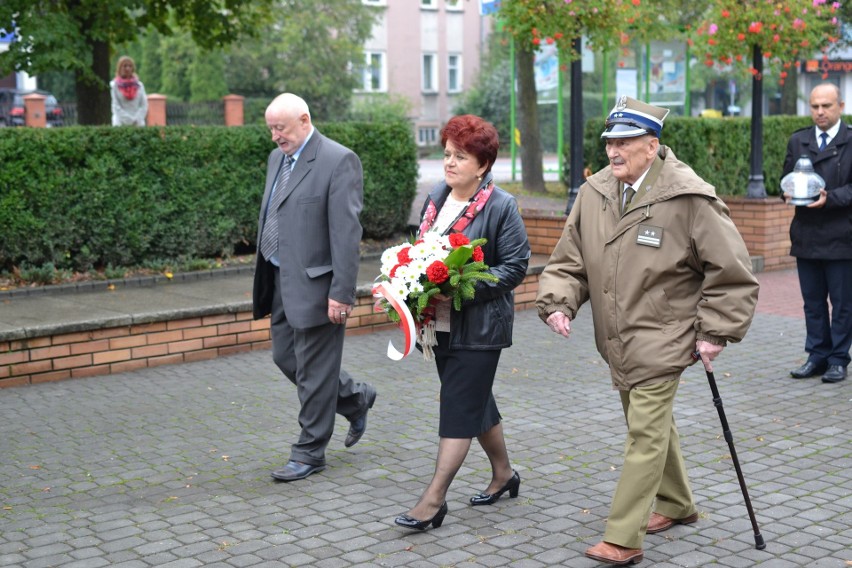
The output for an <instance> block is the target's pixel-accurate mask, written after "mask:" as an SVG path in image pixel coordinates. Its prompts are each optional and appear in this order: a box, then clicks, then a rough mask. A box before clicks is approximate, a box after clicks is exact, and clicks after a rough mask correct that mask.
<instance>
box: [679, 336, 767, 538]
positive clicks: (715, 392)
mask: <svg viewBox="0 0 852 568" xmlns="http://www.w3.org/2000/svg"><path fill="white" fill-rule="evenodd" d="M692 358H693V359H695V360H696V361H699V360H700V359H701V354H700V353H699V352H698V351H695V352H694V353H693V354H692ZM704 370H705V371H706V372H707V381H708V382H709V383H710V390H711V391H712V392H713V404H715V405H716V410H717V411H718V412H719V420H720V421H721V422H722V431H723V432H724V433H725V441H726V442H728V448H730V450H731V459H732V460H733V461H734V469H736V470H737V478H738V479H739V480H740V489H741V490H742V492H743V497H744V498H745V505H746V509H747V510H748V517H749V519H751V528H752V529H753V530H754V547H755V548H756V549H758V550H763V549H764V548H766V543H765V542H763V536H761V534H760V528H759V527H758V526H757V519H755V518H754V509H752V508H751V499H749V497H748V489H746V483H745V479H744V478H743V472H742V470H741V469H740V461H739V460H738V459H737V450H736V449H734V437H733V436H732V435H731V429H730V427H729V426H728V420H727V418H725V409H724V408H722V397H721V396H720V395H719V389H718V388H716V378H715V377H714V376H713V371H707V368H706V367H705V368H704Z"/></svg>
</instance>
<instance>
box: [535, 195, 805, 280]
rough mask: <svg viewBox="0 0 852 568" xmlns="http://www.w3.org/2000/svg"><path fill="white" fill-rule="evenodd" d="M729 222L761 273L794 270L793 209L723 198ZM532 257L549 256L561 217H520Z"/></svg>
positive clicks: (763, 201)
mask: <svg viewBox="0 0 852 568" xmlns="http://www.w3.org/2000/svg"><path fill="white" fill-rule="evenodd" d="M724 201H725V204H726V205H727V206H728V208H729V209H730V210H731V219H732V220H733V222H734V224H735V225H736V226H737V229H738V230H739V232H740V234H741V235H742V237H743V240H744V241H745V244H746V248H747V249H748V252H749V255H751V256H752V258H753V260H754V262H755V264H756V265H757V267H758V269H759V270H761V271H770V270H786V269H789V268H795V266H796V259H795V258H793V257H792V256H790V255H789V252H790V221H791V220H792V219H793V212H794V208H793V207H791V206H790V205H787V204H785V203H784V202H783V201H781V200H780V199H778V198H773V197H769V198H767V199H749V198H747V197H725V198H724ZM524 223H525V224H526V227H527V234H528V235H529V238H530V246H531V247H532V251H533V254H544V255H548V256H549V255H550V253H551V252H552V251H553V248H554V247H555V246H556V242H557V241H558V240H559V237H560V236H561V235H562V227H563V226H564V225H565V215H547V214H538V213H536V212H535V211H527V212H525V213H524Z"/></svg>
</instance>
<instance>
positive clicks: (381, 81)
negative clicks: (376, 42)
mask: <svg viewBox="0 0 852 568" xmlns="http://www.w3.org/2000/svg"><path fill="white" fill-rule="evenodd" d="M364 57H365V60H364V69H363V74H362V77H363V81H362V83H363V84H362V87H361V88H362V89H363V90H364V91H366V92H376V93H383V92H385V91H386V90H387V68H386V66H385V54H384V53H382V52H381V51H368V52H366V53H365V54H364Z"/></svg>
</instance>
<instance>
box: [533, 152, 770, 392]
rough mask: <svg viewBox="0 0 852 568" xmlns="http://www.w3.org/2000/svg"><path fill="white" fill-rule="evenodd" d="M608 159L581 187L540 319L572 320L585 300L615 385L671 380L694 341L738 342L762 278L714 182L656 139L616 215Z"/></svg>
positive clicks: (550, 271)
mask: <svg viewBox="0 0 852 568" xmlns="http://www.w3.org/2000/svg"><path fill="white" fill-rule="evenodd" d="M619 195H620V194H619V182H618V180H617V179H616V178H615V177H614V176H613V175H612V171H611V168H610V167H609V166H607V167H606V168H604V169H603V170H601V171H599V172H598V173H596V174H595V175H593V176H591V177H589V178H588V179H587V180H586V183H584V184H583V186H582V187H581V188H580V191H579V194H578V196H577V200H576V202H575V204H574V207H573V208H572V210H571V213H570V215H569V216H568V220H567V221H566V223H565V228H564V230H563V232H562V236H561V238H560V239H559V242H558V244H557V245H556V248H555V249H554V251H553V254H552V255H551V257H550V260H549V261H548V264H547V266H546V267H545V269H544V271H543V273H542V274H541V277H540V280H539V290H538V297H537V298H536V306H537V308H538V311H539V315H540V317H541V318H542V319H543V320H546V319H547V317H548V316H549V315H550V314H551V313H553V312H555V311H561V312H563V313H565V314H566V315H567V316H568V317H569V318H571V319H572V320H573V319H574V318H575V317H576V316H577V312H578V310H579V309H580V306H582V305H583V304H584V303H585V302H586V300H589V301H590V303H591V308H592V317H593V320H594V328H595V342H596V344H597V349H598V351H599V352H600V354H601V356H603V358H604V360H605V361H606V362H607V363H608V364H609V367H610V371H611V374H612V382H613V386H614V388H616V389H619V390H629V389H631V388H633V387H635V386H638V385H643V384H651V383H654V382H660V381H665V380H675V379H677V378H678V377H679V376H680V374H681V373H682V372H683V370H684V369H685V368H686V367H687V366H689V365H690V364H691V363H693V360H692V358H691V353H692V352H693V351H694V350H695V341H696V339H702V340H705V341H709V342H711V343H716V344H722V345H724V344H726V343H727V342H729V341H731V342H737V341H740V340H741V339H742V338H743V336H744V335H745V333H746V330H747V329H748V327H749V325H750V324H751V321H752V317H753V316H754V309H755V305H756V303H757V292H758V283H757V279H756V278H755V277H754V275H753V274H752V271H751V261H750V259H749V255H748V252H747V250H746V247H745V243H744V242H743V239H742V237H741V236H740V234H739V232H738V231H737V228H736V226H734V223H733V222H732V221H731V219H730V217H729V211H728V208H727V206H726V205H725V204H724V203H723V202H722V201H721V200H719V199H718V198H717V197H716V193H715V190H714V188H713V186H711V185H710V184H708V183H707V182H705V181H704V180H702V179H701V178H700V177H698V175H697V174H696V173H695V172H694V171H692V169H691V168H690V167H689V166H687V165H686V164H684V163H683V162H680V161H678V159H677V158H676V156H675V155H674V153H673V152H672V151H671V150H670V149H669V148H667V147H665V146H661V147H660V150H659V153H658V156H657V158H656V160H655V162H654V163H653V165H652V166H651V169H650V170H649V172H648V175H647V176H646V179H645V181H644V182H643V184H642V187H641V188H640V190H639V192H638V193H637V194H636V196H635V197H634V198H633V202H632V204H631V207H630V208H629V209H628V210H627V211H625V213H624V214H623V215H622V214H621V213H620V207H619Z"/></svg>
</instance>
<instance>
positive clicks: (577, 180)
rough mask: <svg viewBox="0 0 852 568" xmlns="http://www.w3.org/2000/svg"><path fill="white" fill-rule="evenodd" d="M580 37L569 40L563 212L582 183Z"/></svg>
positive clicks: (569, 208)
mask: <svg viewBox="0 0 852 568" xmlns="http://www.w3.org/2000/svg"><path fill="white" fill-rule="evenodd" d="M582 42H583V40H582V38H580V37H575V38H574V39H573V40H572V41H571V49H572V50H574V56H575V58H574V59H573V60H572V61H571V131H570V134H569V135H570V140H569V143H570V145H571V162H570V165H571V167H570V173H571V179H570V182H569V183H570V184H571V185H570V189H569V191H568V205H567V207H566V208H565V213H566V214H567V213H570V212H571V208H572V207H573V206H574V201H576V200H577V193H578V192H579V190H580V186H581V185H582V184H583V63H582V61H581V60H580V58H579V55H580V54H581V53H582V47H583V46H582Z"/></svg>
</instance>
